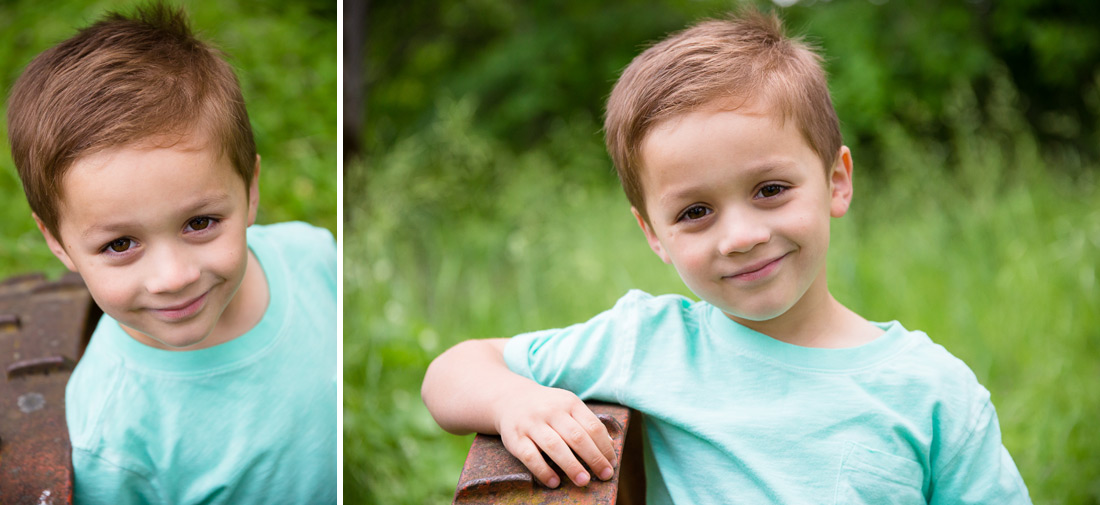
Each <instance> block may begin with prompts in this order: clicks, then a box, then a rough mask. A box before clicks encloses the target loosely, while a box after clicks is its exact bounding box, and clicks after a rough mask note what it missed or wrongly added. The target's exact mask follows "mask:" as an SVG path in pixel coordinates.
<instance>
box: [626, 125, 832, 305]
mask: <svg viewBox="0 0 1100 505" xmlns="http://www.w3.org/2000/svg"><path fill="white" fill-rule="evenodd" d="M641 147H642V151H641V154H642V157H641V159H642V160H643V165H644V168H643V169H642V173H641V180H642V185H643V188H644V194H645V201H646V209H647V211H648V214H649V223H646V222H645V220H643V219H642V218H641V217H640V213H639V212H638V211H637V209H634V214H635V216H636V217H637V219H638V223H639V225H641V227H642V229H643V231H645V234H646V238H647V240H648V241H649V244H650V247H651V248H652V249H653V251H654V252H656V253H657V255H658V256H660V257H661V259H662V260H664V261H665V262H666V263H671V264H672V265H674V266H675V267H676V271H677V272H678V273H679V274H680V277H681V278H682V279H683V280H684V282H685V283H686V284H687V286H688V288H690V289H691V290H692V292H694V293H695V294H696V295H697V296H699V297H700V298H702V299H703V300H706V301H707V302H709V303H711V304H712V305H714V306H716V307H718V308H719V309H721V310H722V311H723V312H725V313H726V314H727V315H728V316H730V317H732V318H733V319H735V320H737V321H739V322H742V323H743V324H746V325H747V326H749V327H756V326H757V325H754V324H752V322H757V321H767V320H772V319H774V318H777V317H779V316H782V315H784V314H788V313H789V312H790V311H792V309H793V308H796V307H798V308H802V309H804V310H802V311H800V312H801V313H804V314H807V313H811V312H812V310H811V309H812V308H813V307H814V306H817V305H816V304H818V303H821V302H823V301H825V300H826V299H827V297H828V296H829V294H828V289H827V286H826V282H825V253H826V250H827V249H828V246H829V218H830V216H831V217H840V216H842V215H844V214H845V213H846V212H847V210H848V204H849V202H850V201H851V196H852V185H851V168H852V165H851V155H850V154H849V152H848V149H847V148H846V147H844V148H841V153H840V154H841V155H840V156H839V157H838V161H837V163H836V165H835V166H833V167H830V168H829V170H828V172H827V173H826V172H825V171H824V170H823V169H822V162H821V159H820V158H819V157H818V156H817V155H816V154H815V153H814V152H813V150H811V149H810V147H809V145H808V144H806V142H805V141H804V140H803V138H802V136H801V135H800V134H799V132H798V130H797V128H796V126H795V124H794V121H785V122H783V124H780V121H779V118H778V117H776V116H773V115H772V114H771V113H770V112H769V111H768V110H767V109H766V108H763V107H759V106H754V107H743V108H741V109H738V110H737V111H723V110H719V109H718V108H716V107H712V108H710V109H706V110H699V111H693V112H690V113H686V114H683V115H679V116H675V117H673V118H670V119H668V120H665V121H663V122H661V123H659V124H658V125H657V126H656V128H654V129H653V130H652V131H651V132H650V133H649V135H648V136H647V137H646V139H645V141H644V142H643V143H642V146H641ZM796 312H798V311H796Z"/></svg>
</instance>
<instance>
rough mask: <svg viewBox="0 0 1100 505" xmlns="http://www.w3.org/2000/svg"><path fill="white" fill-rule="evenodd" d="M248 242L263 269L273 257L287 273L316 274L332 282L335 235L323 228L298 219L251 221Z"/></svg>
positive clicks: (298, 274) (291, 275) (291, 274)
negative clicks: (254, 222) (272, 221)
mask: <svg viewBox="0 0 1100 505" xmlns="http://www.w3.org/2000/svg"><path fill="white" fill-rule="evenodd" d="M248 245H249V247H251V248H252V250H253V252H255V253H256V256H257V258H258V259H259V260H260V263H261V264H262V265H264V268H265V270H266V269H267V268H269V267H270V266H272V263H273V261H277V262H278V263H281V264H283V265H285V267H286V269H287V274H288V276H289V277H293V278H301V277H303V276H311V275H312V276H316V275H320V276H323V277H325V278H326V279H328V280H330V281H332V282H333V283H334V282H335V279H336V238H335V237H334V236H333V235H332V232H330V231H328V230H327V229H325V228H320V227H317V226H313V225H311V224H308V223H303V222H301V221H286V222H282V223H274V224H266V225H252V226H250V227H249V228H248ZM273 257H277V258H278V259H277V260H275V259H274V258H273ZM265 260H266V261H265ZM270 274H271V272H269V277H271V275H270Z"/></svg>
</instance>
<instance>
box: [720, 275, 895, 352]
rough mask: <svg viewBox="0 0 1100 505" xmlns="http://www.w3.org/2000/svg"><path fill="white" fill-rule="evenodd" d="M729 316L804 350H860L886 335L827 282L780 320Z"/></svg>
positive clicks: (811, 289)
mask: <svg viewBox="0 0 1100 505" xmlns="http://www.w3.org/2000/svg"><path fill="white" fill-rule="evenodd" d="M819 280H821V279H819ZM726 315H727V317H729V318H730V319H733V320H734V321H736V322H738V323H739V324H741V325H742V326H745V327H747V328H749V329H752V330H754V331H756V332H758V333H762V334H764V335H767V336H769V337H771V338H774V339H776V340H779V341H781V342H786V343H788V344H793V345H797V346H801V347H817V348H826V349H839V348H845V347H856V346H859V345H863V344H866V343H868V342H870V341H872V340H874V339H876V338H878V337H879V336H880V335H882V334H883V330H882V329H881V328H879V327H877V326H875V325H873V324H871V323H870V322H868V321H867V320H866V319H864V318H863V317H862V316H860V315H859V314H856V313H855V312H853V311H852V310H851V309H849V308H848V307H845V306H844V305H843V304H841V303H840V302H839V301H837V300H836V299H835V298H833V295H832V294H831V293H829V290H828V288H827V287H826V285H825V283H824V282H815V283H814V285H813V286H811V287H810V290H809V291H807V292H806V293H805V294H804V295H803V296H802V299H800V300H799V302H798V303H796V304H795V305H794V306H793V307H791V308H790V309H789V310H788V311H787V312H785V313H783V314H782V315H780V316H778V317H775V318H772V319H768V320H765V321H750V320H746V319H742V318H738V317H734V316H730V315H729V314H726Z"/></svg>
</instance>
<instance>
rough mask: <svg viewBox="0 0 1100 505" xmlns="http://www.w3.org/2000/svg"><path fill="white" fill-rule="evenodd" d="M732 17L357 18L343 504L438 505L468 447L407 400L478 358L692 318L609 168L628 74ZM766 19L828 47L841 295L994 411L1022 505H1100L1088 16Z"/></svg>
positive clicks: (836, 11) (649, 6)
mask: <svg viewBox="0 0 1100 505" xmlns="http://www.w3.org/2000/svg"><path fill="white" fill-rule="evenodd" d="M735 5H736V4H735V3H734V2H728V1H726V2H720V1H717V0H667V1H660V2H642V1H618V2H611V3H609V2H600V3H593V2H577V1H565V0H561V1H553V2H513V1H506V0H465V1H459V0H450V1H446V0H445V1H441V2H430V3H429V2H380V1H376V2H372V4H371V12H370V17H369V23H368V29H369V31H368V48H367V55H368V56H367V61H366V64H367V83H368V89H367V129H366V138H365V139H364V141H365V146H366V147H367V152H366V156H365V158H364V159H363V160H362V162H361V163H359V164H356V165H352V166H350V167H348V168H347V177H346V179H345V192H346V195H347V198H346V202H348V203H347V209H346V214H345V217H346V219H347V226H346V228H345V232H346V236H345V238H344V258H345V262H344V281H345V292H344V293H345V299H344V300H345V302H344V303H345V314H346V317H345V321H344V334H345V341H344V361H345V365H344V399H345V411H344V423H345V424H344V427H345V439H344V440H345V452H344V462H345V465H344V485H345V488H344V492H345V500H346V502H347V503H349V504H356V503H379V504H381V503H385V504H397V503H408V504H420V503H443V502H446V501H447V500H449V499H450V497H451V496H452V494H453V492H454V486H455V484H456V482H457V479H458V474H459V470H460V469H461V466H462V461H463V458H464V455H465V452H466V450H467V448H468V447H469V442H470V437H455V436H452V435H448V434H446V433H444V432H443V431H442V430H440V429H439V428H438V427H437V426H436V425H435V424H434V422H433V421H432V419H431V417H430V415H429V414H428V413H427V411H426V409H425V408H424V406H423V405H422V403H421V402H420V400H419V396H418V390H419V386H420V381H421V380H422V378H423V373H424V370H425V368H426V367H427V364H428V363H429V362H430V360H431V359H433V358H434V357H435V356H437V355H438V354H439V353H440V352H442V351H443V350H444V349H446V348H447V347H449V346H451V345H453V344H455V343H457V342H459V341H461V340H465V339H469V338H484V337H507V336H511V335H514V334H516V333H520V332H524V331H530V330H536V329H541V328H549V327H560V326H564V325H568V324H571V323H574V322H577V321H581V320H585V319H588V318H590V317H592V316H593V315H595V314H597V313H598V312H600V311H602V310H605V309H607V308H608V307H610V306H611V305H612V304H613V303H614V301H615V300H616V299H618V298H619V297H620V296H622V294H623V293H625V292H626V291H627V290H628V289H631V288H639V289H644V290H647V291H649V292H651V293H681V294H685V295H688V296H691V294H690V293H689V292H688V291H687V289H686V288H685V287H684V286H683V283H682V282H681V281H680V280H679V278H678V277H677V276H676V273H675V271H674V270H673V269H672V268H670V267H667V266H664V265H663V264H661V263H660V260H658V259H657V258H656V257H655V256H654V255H653V254H652V253H651V252H650V251H649V248H648V247H647V246H646V244H645V241H644V239H643V237H642V234H641V233H640V232H639V231H638V230H637V229H636V225H635V224H634V222H633V219H632V218H631V216H630V213H629V210H628V209H629V206H628V204H627V203H626V199H625V197H623V195H622V191H621V189H619V187H618V184H617V181H616V180H615V176H614V171H613V169H612V167H611V164H610V161H609V159H608V158H607V155H606V154H605V153H604V150H603V141H602V136H601V134H600V128H601V122H602V120H601V117H602V111H603V102H604V100H605V98H606V96H607V94H608V93H609V92H610V89H611V86H612V84H613V83H614V81H615V79H616V77H617V74H618V72H619V71H621V69H622V68H623V67H624V66H625V65H626V64H627V63H628V62H629V61H630V59H631V58H633V57H634V56H635V55H636V54H637V53H638V52H640V50H641V49H642V48H643V47H645V45H647V44H648V43H650V42H653V41H655V40H658V39H660V38H661V37H663V36H664V35H665V34H666V33H668V32H670V31H674V30H678V29H680V28H682V27H684V26H686V25H687V24H689V23H690V22H692V21H694V20H697V19H698V18H700V17H704V16H715V15H720V14H721V13H722V12H725V11H728V10H730V9H731V8H732V7H734V6H735ZM759 5H764V6H765V7H766V8H775V9H778V10H779V11H780V12H781V13H782V15H783V16H784V18H785V19H786V21H787V26H788V29H789V30H790V31H791V32H793V33H800V34H806V36H807V38H808V39H809V40H810V41H812V42H814V43H816V44H817V45H819V46H821V47H822V48H823V50H824V54H825V57H826V62H827V63H826V65H827V69H828V71H829V73H830V76H831V77H830V83H831V90H832V93H833V96H834V101H835V105H836V108H837V110H838V113H839V115H840V118H841V121H842V128H843V131H844V135H845V141H846V143H847V144H848V145H850V146H852V148H853V153H854V159H855V167H856V168H855V170H856V177H855V182H856V194H855V200H854V203H853V207H852V210H851V211H850V212H849V214H848V215H847V216H846V217H844V218H843V219H839V220H835V221H834V223H833V234H832V245H831V252H830V259H829V271H830V288H831V290H832V291H833V293H834V295H836V296H837V298H838V299H839V300H841V301H842V302H843V303H845V304H846V305H848V306H849V307H851V308H853V309H854V310H856V311H857V312H859V313H860V314H863V315H864V316H866V317H868V318H869V319H873V320H891V319H898V320H900V321H901V322H903V323H904V324H905V325H906V326H907V327H909V328H914V329H921V330H925V331H927V332H928V333H929V335H931V336H932V338H933V339H934V340H935V341H936V342H938V343H940V344H942V345H944V346H945V347H946V348H947V349H948V350H950V351H951V352H952V353H954V354H955V355H956V356H958V357H960V358H961V359H963V360H964V361H965V362H966V363H967V364H969V365H970V367H971V368H972V369H973V370H974V372H975V373H976V374H977V376H978V378H979V380H980V381H981V382H982V383H983V384H984V385H985V386H986V387H987V388H988V389H989V390H990V391H991V393H992V395H993V401H994V403H995V404H996V406H997V409H998V414H999V416H1000V422H1001V428H1002V431H1003V437H1004V443H1005V446H1006V447H1007V448H1008V449H1009V451H1010V452H1011V453H1012V455H1013V457H1014V459H1015V461H1016V463H1017V465H1018V466H1019V468H1020V471H1021V473H1022V475H1023V477H1024V479H1025V481H1026V482H1027V484H1028V486H1029V489H1030V491H1031V495H1032V498H1033V500H1034V502H1035V503H1036V504H1054V503H1058V504H1081V505H1085V504H1095V503H1098V502H1100V478H1098V477H1097V476H1100V457H1098V456H1097V455H1098V454H1100V439H1098V438H1097V437H1095V436H1093V434H1092V431H1093V430H1092V429H1091V428H1089V426H1092V425H1093V424H1094V423H1093V417H1094V416H1095V414H1096V412H1100V383H1097V382H1096V381H1095V380H1094V378H1095V377H1097V376H1098V374H1100V347H1098V346H1097V342H1098V341H1100V330H1097V328H1100V311H1098V310H1097V307H1100V286H1098V284H1100V274H1098V269H1100V181H1098V180H1097V175H1098V170H1097V169H1098V168H1100V162H1098V160H1100V152H1098V149H1100V148H1098V146H1100V142H1098V140H1100V139H1098V134H1097V132H1098V128H1100V123H1098V119H1097V118H1098V117H1100V92H1098V85H1100V72H1098V69H1100V67H1098V62H1100V31H1098V30H1096V29H1095V26H1097V25H1098V23H1097V22H1098V21H1100V8H1098V7H1096V6H1093V5H1092V4H1091V3H1086V2H1073V1H1068V0H1063V1H1042V2H1039V1H1037V0H1002V1H997V2H993V1H992V0H970V1H965V2H955V1H947V0H932V1H929V2H922V3H920V4H919V5H916V4H913V3H910V2H898V1H886V0H881V1H876V2H868V1H864V0H833V1H831V2H808V1H803V2H799V3H797V4H795V5H793V6H791V7H788V8H779V7H774V6H770V4H767V3H761V4H759Z"/></svg>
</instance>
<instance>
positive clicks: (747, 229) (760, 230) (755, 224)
mask: <svg viewBox="0 0 1100 505" xmlns="http://www.w3.org/2000/svg"><path fill="white" fill-rule="evenodd" d="M748 214H750V213H737V214H734V213H726V215H724V216H722V222H721V227H720V228H719V229H720V231H721V233H722V236H721V237H720V238H719V240H718V252H719V253H721V254H722V255H724V256H728V255H730V254H734V253H744V252H749V251H751V250H752V248H753V247H756V246H757V245H759V244H763V243H765V242H767V241H768V240H769V239H770V238H771V230H770V229H769V228H768V227H767V226H766V224H765V223H764V222H762V221H761V220H760V219H754V218H753V217H752V216H751V215H748Z"/></svg>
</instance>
